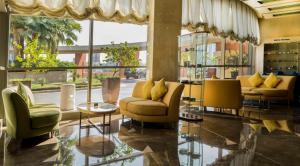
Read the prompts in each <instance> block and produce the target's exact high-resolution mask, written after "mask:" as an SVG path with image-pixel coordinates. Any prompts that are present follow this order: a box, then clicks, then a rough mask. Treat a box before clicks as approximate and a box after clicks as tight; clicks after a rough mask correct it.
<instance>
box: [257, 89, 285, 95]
mask: <svg viewBox="0 0 300 166" xmlns="http://www.w3.org/2000/svg"><path fill="white" fill-rule="evenodd" d="M253 91H255V92H259V93H261V94H263V95H264V96H270V97H281V96H287V95H288V90H284V89H276V88H256V89H253Z"/></svg>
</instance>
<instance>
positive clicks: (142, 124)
mask: <svg viewBox="0 0 300 166" xmlns="http://www.w3.org/2000/svg"><path fill="white" fill-rule="evenodd" d="M141 126H142V129H143V128H144V122H143V121H142V122H141Z"/></svg>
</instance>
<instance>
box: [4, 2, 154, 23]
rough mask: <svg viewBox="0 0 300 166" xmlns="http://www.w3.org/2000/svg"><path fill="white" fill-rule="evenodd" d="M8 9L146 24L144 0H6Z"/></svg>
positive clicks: (35, 13)
mask: <svg viewBox="0 0 300 166" xmlns="http://www.w3.org/2000/svg"><path fill="white" fill-rule="evenodd" d="M7 4H8V6H9V8H10V10H11V11H12V12H14V13H18V14H25V15H41V14H44V15H47V16H53V17H64V16H69V17H73V18H75V19H87V18H94V19H98V20H107V21H109V20H115V21H119V22H132V23H140V24H144V23H146V22H147V21H148V15H149V9H148V1H147V0H7Z"/></svg>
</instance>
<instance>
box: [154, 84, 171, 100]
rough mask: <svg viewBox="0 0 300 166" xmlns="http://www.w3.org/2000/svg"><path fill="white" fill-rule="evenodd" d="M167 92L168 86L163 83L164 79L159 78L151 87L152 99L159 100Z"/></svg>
mask: <svg viewBox="0 0 300 166" xmlns="http://www.w3.org/2000/svg"><path fill="white" fill-rule="evenodd" d="M167 92H168V88H167V86H166V84H165V79H163V78H162V79H161V80H159V81H158V82H157V83H156V84H155V85H154V87H153V88H152V89H151V99H152V100H153V101H158V100H161V98H162V97H163V96H164V95H165V94H166V93H167Z"/></svg>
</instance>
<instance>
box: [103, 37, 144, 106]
mask: <svg viewBox="0 0 300 166" xmlns="http://www.w3.org/2000/svg"><path fill="white" fill-rule="evenodd" d="M137 51H138V47H136V46H129V45H128V43H127V42H125V43H120V44H118V45H115V44H114V43H113V42H111V46H110V47H106V48H104V51H103V52H104V53H106V60H105V62H107V63H110V64H112V65H114V66H115V68H113V73H112V76H110V77H106V78H104V79H103V80H102V97H103V101H104V102H107V103H116V102H117V101H118V98H119V92H120V83H121V80H120V77H121V72H120V69H121V68H119V66H138V65H139V59H138V58H137V56H136V55H137ZM130 70H132V71H134V70H136V69H130Z"/></svg>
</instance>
